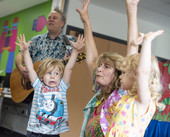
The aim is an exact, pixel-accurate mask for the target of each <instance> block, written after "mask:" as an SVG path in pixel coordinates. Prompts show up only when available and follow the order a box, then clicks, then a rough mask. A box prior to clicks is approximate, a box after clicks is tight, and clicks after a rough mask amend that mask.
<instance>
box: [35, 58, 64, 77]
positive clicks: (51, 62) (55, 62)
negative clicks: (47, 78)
mask: <svg viewBox="0 0 170 137" xmlns="http://www.w3.org/2000/svg"><path fill="white" fill-rule="evenodd" d="M56 66H58V68H59V72H60V77H63V73H64V65H63V63H62V62H61V61H60V60H59V59H53V58H47V59H44V60H43V61H42V62H41V63H40V65H39V67H38V69H37V75H38V77H39V78H40V79H42V78H43V76H44V74H45V73H46V71H47V70H49V71H52V70H53V69H54V68H55V67H56Z"/></svg>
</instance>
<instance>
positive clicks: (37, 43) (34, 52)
mask: <svg viewBox="0 0 170 137" xmlns="http://www.w3.org/2000/svg"><path fill="white" fill-rule="evenodd" d="M64 36H66V37H67V38H68V40H69V41H70V40H71V41H73V42H75V41H76V39H75V38H74V37H73V36H69V35H64V34H63V32H61V34H60V35H59V36H58V37H56V38H55V39H51V38H50V36H49V33H45V34H42V35H37V36H34V37H33V38H32V39H31V41H32V42H31V44H30V46H29V52H30V56H31V58H32V61H33V63H34V62H36V61H41V60H43V59H45V58H57V59H63V58H64V56H65V55H68V56H69V55H70V54H71V52H72V49H73V48H72V45H71V44H68V43H66V42H65V41H64Z"/></svg>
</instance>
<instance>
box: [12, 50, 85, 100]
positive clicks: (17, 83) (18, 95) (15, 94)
mask: <svg viewBox="0 0 170 137" xmlns="http://www.w3.org/2000/svg"><path fill="white" fill-rule="evenodd" d="M84 59H86V54H85V53H79V55H78V57H77V60H76V62H79V63H80V62H81V61H82V60H84ZM40 62H41V61H37V62H35V63H34V64H33V66H34V69H35V71H37V69H38V66H39V64H40ZM10 89H11V96H12V100H13V101H14V102H15V103H20V102H23V101H24V100H25V99H26V98H27V97H28V95H29V94H30V93H31V92H33V91H34V90H33V87H32V86H31V82H30V81H29V79H26V78H24V77H23V76H22V74H21V73H20V71H19V70H18V69H17V68H15V69H14V70H13V71H12V73H11V77H10Z"/></svg>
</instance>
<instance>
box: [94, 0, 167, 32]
mask: <svg viewBox="0 0 170 137" xmlns="http://www.w3.org/2000/svg"><path fill="white" fill-rule="evenodd" d="M91 4H94V5H97V6H100V7H103V8H107V9H108V10H114V11H118V12H120V13H126V8H125V6H126V5H125V0H91ZM138 18H140V19H143V20H147V21H148V22H152V23H153V22H154V23H155V24H157V25H159V26H161V29H166V30H168V31H169V32H170V0H140V2H139V5H138Z"/></svg>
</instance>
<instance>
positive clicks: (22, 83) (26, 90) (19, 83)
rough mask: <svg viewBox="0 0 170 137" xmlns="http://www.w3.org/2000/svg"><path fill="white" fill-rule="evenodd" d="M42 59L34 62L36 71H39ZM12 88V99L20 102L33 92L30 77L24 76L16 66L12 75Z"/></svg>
mask: <svg viewBox="0 0 170 137" xmlns="http://www.w3.org/2000/svg"><path fill="white" fill-rule="evenodd" d="M40 62H41V61H37V62H35V63H34V64H33V66H34V69H35V71H37V69H38V66H39V64H40ZM10 89H11V96H12V100H13V101H14V102H15V103H20V102H22V101H24V100H25V99H26V97H27V96H28V95H29V94H30V93H31V92H33V87H32V86H31V82H30V81H29V79H26V78H24V77H23V76H22V74H21V73H20V71H19V70H18V68H15V69H14V70H13V71H12V73H11V77H10Z"/></svg>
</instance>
